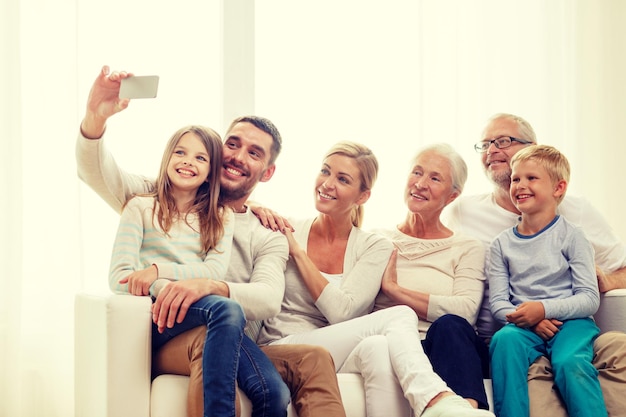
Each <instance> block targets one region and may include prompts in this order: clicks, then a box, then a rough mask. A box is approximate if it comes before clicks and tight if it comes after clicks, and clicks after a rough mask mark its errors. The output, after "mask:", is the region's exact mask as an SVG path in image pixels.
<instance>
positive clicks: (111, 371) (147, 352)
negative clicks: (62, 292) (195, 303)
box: [74, 294, 152, 417]
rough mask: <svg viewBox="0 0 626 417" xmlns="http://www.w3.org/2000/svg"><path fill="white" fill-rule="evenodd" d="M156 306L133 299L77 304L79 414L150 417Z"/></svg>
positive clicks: (90, 298) (89, 299)
mask: <svg viewBox="0 0 626 417" xmlns="http://www.w3.org/2000/svg"><path fill="white" fill-rule="evenodd" d="M150 306H151V301H150V298H149V297H136V296H131V295H114V294H109V295H90V294H77V295H76V298H75V303H74V307H75V319H74V349H75V413H76V415H77V416H89V417H150V383H151V360H152V358H151V343H152V340H151V335H152V333H151V332H152V328H151V323H152V320H151V312H150Z"/></svg>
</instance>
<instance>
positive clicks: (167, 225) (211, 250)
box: [109, 126, 288, 417]
mask: <svg viewBox="0 0 626 417" xmlns="http://www.w3.org/2000/svg"><path fill="white" fill-rule="evenodd" d="M221 168H222V143H221V140H220V137H219V135H218V134H217V133H215V132H214V131H213V130H211V129H208V128H205V127H201V126H188V127H184V128H182V129H179V130H178V131H177V132H176V133H175V134H174V135H173V136H172V137H171V139H170V140H169V142H168V145H167V146H166V149H165V152H164V154H163V159H162V162H161V168H160V170H159V175H158V177H157V179H156V184H155V190H154V192H153V193H152V194H149V195H140V196H135V197H134V198H132V199H131V200H130V201H129V202H128V204H127V205H126V206H125V207H124V210H123V212H122V216H121V220H120V225H119V229H118V232H117V236H116V239H115V244H114V247H113V254H112V259H111V269H110V274H109V284H110V287H111V289H112V290H113V291H115V292H118V293H130V294H132V295H139V296H142V295H151V296H152V297H155V298H156V297H158V295H159V292H160V291H161V290H162V289H163V288H164V287H165V286H166V285H169V284H170V283H171V282H172V281H178V280H185V279H192V278H207V279H214V280H223V279H224V276H225V274H226V270H227V268H228V262H229V260H230V253H231V247H232V238H233V230H234V216H233V213H232V210H230V209H228V208H225V207H223V206H222V205H221V204H220V203H219V201H218V197H219V187H220V185H219V181H220V170H221ZM245 323H246V320H245V316H244V313H243V310H242V308H241V306H240V305H239V304H238V303H237V302H235V301H232V300H230V299H228V298H225V297H220V296H216V295H209V296H206V297H204V298H202V299H200V300H198V301H197V302H195V303H194V304H192V305H191V306H190V308H189V310H188V311H187V314H186V315H185V317H184V319H182V320H181V319H180V318H179V319H177V320H176V324H174V326H173V327H172V328H167V327H163V326H158V325H157V324H155V323H153V332H152V333H153V337H152V347H153V351H154V352H156V351H157V350H158V349H159V348H160V347H161V346H163V345H164V344H165V343H166V342H167V341H168V340H170V339H171V338H173V337H174V336H176V335H178V334H180V333H183V332H184V331H186V330H189V329H191V328H194V327H197V326H200V325H202V326H206V327H207V332H206V339H205V347H204V352H203V385H204V415H205V416H207V415H212V416H229V417H230V416H235V387H236V385H235V381H240V387H241V388H242V389H243V390H244V392H246V394H248V396H249V397H250V399H251V401H252V403H253V410H255V411H256V413H255V414H254V415H270V414H269V413H268V403H269V402H271V400H272V397H271V396H267V395H264V396H259V398H258V399H256V400H255V395H254V393H253V392H251V391H252V388H250V391H247V390H246V387H252V386H253V385H254V384H253V383H254V382H258V383H262V380H263V379H264V376H262V375H259V374H258V372H257V369H258V368H257V367H256V366H254V364H248V363H247V362H246V363H245V366H240V363H239V362H240V356H241V360H242V361H248V360H250V359H249V357H250V355H247V354H245V353H244V354H243V355H240V352H241V350H242V349H243V347H242V338H243V337H244V333H243V331H244V326H245ZM251 381H252V383H251ZM265 394H267V393H265ZM270 394H273V393H271V392H270ZM282 394H283V392H282V390H281V392H280V393H279V395H278V396H277V397H279V398H280V399H279V400H278V401H277V403H279V404H280V406H279V407H278V409H280V414H276V411H275V410H272V412H274V414H272V415H281V414H283V411H284V415H286V407H287V402H288V397H287V401H284V400H283V398H284V395H282ZM268 399H269V400H268ZM259 410H260V411H259ZM189 411H191V410H189Z"/></svg>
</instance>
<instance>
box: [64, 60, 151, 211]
mask: <svg viewBox="0 0 626 417" xmlns="http://www.w3.org/2000/svg"><path fill="white" fill-rule="evenodd" d="M131 75H132V74H130V73H126V72H113V73H110V74H109V68H108V67H107V66H105V67H103V68H102V71H101V72H100V74H99V75H98V77H97V78H96V80H95V81H94V83H93V85H92V87H91V91H90V93H89V99H88V100H87V110H86V113H85V117H84V118H83V121H82V123H81V127H80V133H79V134H78V139H77V142H76V162H77V168H78V177H79V178H80V179H81V180H82V181H83V182H85V184H87V185H88V186H89V187H91V188H92V189H93V190H94V191H95V192H96V193H97V194H98V195H99V196H100V197H101V198H102V199H103V200H104V201H106V202H107V204H109V205H110V206H111V207H112V208H113V209H114V210H115V211H117V212H118V213H121V211H122V207H123V206H124V204H125V203H126V201H127V200H128V199H129V198H131V197H132V196H133V195H134V194H139V193H146V192H150V191H152V190H153V188H154V182H153V181H152V180H151V179H148V178H145V177H142V176H138V175H132V174H128V173H127V172H125V171H123V170H122V169H120V168H119V167H118V165H117V163H116V162H115V159H114V158H113V156H112V155H111V154H110V153H109V152H108V150H107V149H106V147H105V146H104V143H103V140H102V139H101V137H102V136H103V134H104V131H105V128H106V123H107V120H108V118H109V117H111V116H113V115H114V114H116V113H118V112H120V111H122V110H124V109H126V108H127V107H128V104H129V102H130V100H128V99H120V98H119V97H118V94H119V88H120V82H121V80H122V79H123V78H126V77H128V76H131Z"/></svg>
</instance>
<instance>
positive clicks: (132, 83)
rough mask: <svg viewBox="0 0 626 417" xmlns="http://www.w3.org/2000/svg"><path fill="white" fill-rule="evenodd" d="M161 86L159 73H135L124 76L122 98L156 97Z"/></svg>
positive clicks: (120, 95)
mask: <svg viewBox="0 0 626 417" xmlns="http://www.w3.org/2000/svg"><path fill="white" fill-rule="evenodd" d="M158 88H159V76H158V75H133V76H132V77H128V78H123V79H122V82H121V85H120V94H119V97H120V98H131V99H132V98H155V97H156V95H157V89H158Z"/></svg>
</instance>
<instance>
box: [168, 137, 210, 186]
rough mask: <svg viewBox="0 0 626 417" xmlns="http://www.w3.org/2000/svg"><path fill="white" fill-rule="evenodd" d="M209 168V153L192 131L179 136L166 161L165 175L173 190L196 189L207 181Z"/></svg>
mask: <svg viewBox="0 0 626 417" xmlns="http://www.w3.org/2000/svg"><path fill="white" fill-rule="evenodd" d="M210 168H211V164H210V157H209V153H208V151H207V149H206V147H205V146H204V143H203V142H202V140H201V139H200V138H199V137H198V136H197V135H196V134H195V133H192V132H187V133H185V134H184V135H183V136H181V138H180V140H179V141H178V143H177V144H176V146H175V147H174V150H173V152H172V155H171V156H170V159H169V161H168V163H167V176H168V178H169V180H170V184H171V186H172V189H173V190H174V191H196V190H197V189H198V188H200V186H201V185H202V184H203V183H204V182H206V181H207V178H208V176H209V169H210Z"/></svg>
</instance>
